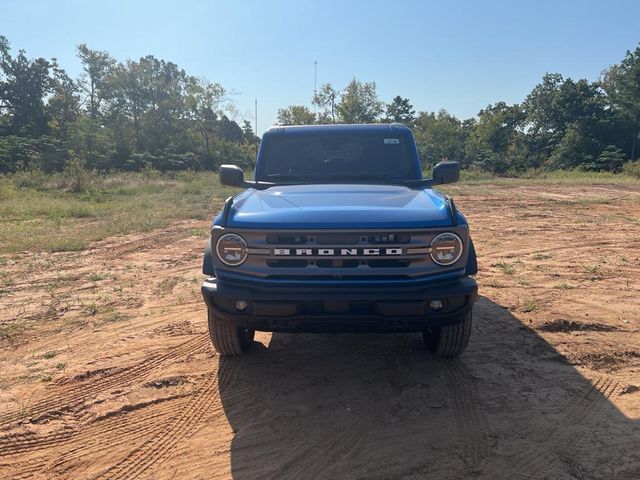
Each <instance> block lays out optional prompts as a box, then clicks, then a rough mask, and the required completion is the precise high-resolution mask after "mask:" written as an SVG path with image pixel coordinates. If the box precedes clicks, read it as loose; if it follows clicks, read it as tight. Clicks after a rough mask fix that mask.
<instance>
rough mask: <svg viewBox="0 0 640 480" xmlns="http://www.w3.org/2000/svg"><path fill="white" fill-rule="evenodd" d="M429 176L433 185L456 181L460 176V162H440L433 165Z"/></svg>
mask: <svg viewBox="0 0 640 480" xmlns="http://www.w3.org/2000/svg"><path fill="white" fill-rule="evenodd" d="M431 176H432V177H433V185H442V184H443V183H454V182H457V181H458V179H459V178H460V164H459V163H458V162H440V163H438V164H437V165H436V166H435V167H433V171H432V174H431Z"/></svg>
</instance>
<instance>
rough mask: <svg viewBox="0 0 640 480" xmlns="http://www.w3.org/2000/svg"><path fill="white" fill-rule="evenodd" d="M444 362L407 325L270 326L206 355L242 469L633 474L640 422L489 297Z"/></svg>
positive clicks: (613, 388) (639, 470) (345, 475)
mask: <svg viewBox="0 0 640 480" xmlns="http://www.w3.org/2000/svg"><path fill="white" fill-rule="evenodd" d="M474 322H475V325H474V333H473V336H472V339H471V343H470V345H469V348H468V350H467V352H466V353H465V354H464V355H463V356H462V357H461V358H460V359H458V360H443V359H439V358H436V357H433V356H431V355H429V354H428V353H427V352H426V351H425V350H424V349H423V347H422V339H421V337H420V336H419V335H414V334H409V335H407V334H405V335H374V334H366V335H332V334H327V335H307V334H298V335H296V334H274V335H273V336H272V337H271V341H270V343H269V345H268V346H264V345H263V344H259V343H257V344H256V348H255V350H254V351H253V352H252V353H251V354H250V355H247V356H244V357H237V358H233V357H232V358H229V357H223V358H221V359H220V368H219V373H218V375H219V379H218V380H219V388H220V396H221V400H222V405H223V408H224V411H225V414H226V416H227V418H228V420H229V423H230V425H231V427H232V428H233V431H234V434H235V435H234V438H233V442H232V445H231V472H232V476H233V478H234V479H236V480H246V479H266V478H277V479H356V478H363V479H419V478H430V479H433V478H435V479H440V478H444V479H454V478H536V479H545V478H567V479H569V478H572V479H575V478H579V479H580V478H602V479H631V478H640V457H638V455H637V449H638V448H640V421H638V420H636V419H630V418H627V417H626V416H625V415H624V414H623V413H622V412H620V411H619V410H618V409H617V408H616V407H615V405H614V404H613V403H612V402H611V397H612V396H615V395H616V394H617V392H619V390H620V386H619V385H618V383H617V382H616V380H615V378H613V377H611V376H609V375H605V374H602V375H598V374H591V373H589V374H588V377H589V378H587V377H585V376H584V375H583V374H582V373H581V372H579V371H578V370H577V369H576V368H574V367H573V366H571V365H569V364H568V363H567V362H566V361H565V360H564V358H563V357H562V356H561V355H560V354H559V353H558V352H557V351H556V350H555V349H554V348H553V347H551V346H550V345H549V344H548V343H547V342H546V341H545V340H544V339H543V338H541V337H540V336H539V335H537V334H536V333H535V332H534V331H532V330H530V329H529V328H527V327H525V326H524V325H523V324H522V322H520V321H519V320H518V319H517V318H516V317H514V316H513V315H511V314H510V313H509V312H508V311H507V310H506V309H504V308H503V307H501V306H499V305H497V304H495V303H493V302H491V301H490V300H488V299H486V298H480V299H479V301H478V303H477V305H476V307H475V310H474Z"/></svg>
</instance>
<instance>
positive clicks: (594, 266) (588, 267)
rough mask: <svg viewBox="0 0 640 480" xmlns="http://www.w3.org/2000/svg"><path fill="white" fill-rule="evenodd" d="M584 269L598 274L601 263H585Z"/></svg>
mask: <svg viewBox="0 0 640 480" xmlns="http://www.w3.org/2000/svg"><path fill="white" fill-rule="evenodd" d="M583 267H584V269H585V270H586V271H587V272H589V273H591V274H592V275H596V274H597V273H598V270H600V265H598V264H597V263H593V264H591V265H583Z"/></svg>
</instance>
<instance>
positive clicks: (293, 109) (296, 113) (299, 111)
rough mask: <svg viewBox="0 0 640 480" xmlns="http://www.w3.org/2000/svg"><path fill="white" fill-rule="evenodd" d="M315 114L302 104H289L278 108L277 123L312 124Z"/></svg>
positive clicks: (314, 121)
mask: <svg viewBox="0 0 640 480" xmlns="http://www.w3.org/2000/svg"><path fill="white" fill-rule="evenodd" d="M314 123H316V115H315V113H313V112H312V111H311V110H309V109H308V108H307V107H305V106H304V105H289V106H288V107H287V108H280V109H279V110H278V124H279V125H313V124H314Z"/></svg>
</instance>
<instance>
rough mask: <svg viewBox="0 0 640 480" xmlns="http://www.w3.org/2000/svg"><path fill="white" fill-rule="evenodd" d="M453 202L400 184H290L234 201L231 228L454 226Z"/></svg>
mask: <svg viewBox="0 0 640 480" xmlns="http://www.w3.org/2000/svg"><path fill="white" fill-rule="evenodd" d="M451 224H452V219H451V215H450V211H449V208H448V204H447V201H446V200H445V197H444V195H443V194H442V193H440V192H438V191H434V190H431V189H425V190H413V189H411V188H408V187H405V186H398V185H336V184H327V185H284V186H276V187H271V188H268V189H266V190H255V189H248V190H245V191H244V192H242V193H240V194H239V195H237V196H236V197H235V198H234V202H233V204H232V206H231V209H230V211H229V217H228V219H227V227H235V228H264V229H267V228H269V229H271V228H301V229H303V228H304V229H306V228H421V227H437V226H445V225H451Z"/></svg>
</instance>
